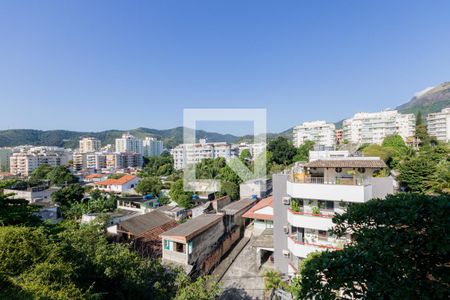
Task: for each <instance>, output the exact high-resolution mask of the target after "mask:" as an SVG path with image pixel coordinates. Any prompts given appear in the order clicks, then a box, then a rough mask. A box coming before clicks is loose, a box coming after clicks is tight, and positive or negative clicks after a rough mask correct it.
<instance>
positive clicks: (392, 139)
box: [382, 134, 408, 153]
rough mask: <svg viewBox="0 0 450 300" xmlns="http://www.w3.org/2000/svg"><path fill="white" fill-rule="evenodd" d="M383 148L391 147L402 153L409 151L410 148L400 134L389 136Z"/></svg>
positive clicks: (384, 141) (385, 139)
mask: <svg viewBox="0 0 450 300" xmlns="http://www.w3.org/2000/svg"><path fill="white" fill-rule="evenodd" d="M382 146H383V147H389V148H391V149H393V150H394V151H396V152H400V153H402V152H406V151H407V150H408V146H406V144H405V141H403V138H402V137H401V136H400V135H398V134H393V135H388V136H387V137H385V138H384V140H383V143H382Z"/></svg>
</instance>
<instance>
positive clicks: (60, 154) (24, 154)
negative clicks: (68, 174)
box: [9, 147, 72, 177]
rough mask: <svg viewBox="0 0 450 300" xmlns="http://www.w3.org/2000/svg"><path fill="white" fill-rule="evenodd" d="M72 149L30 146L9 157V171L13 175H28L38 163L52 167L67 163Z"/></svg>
mask: <svg viewBox="0 0 450 300" xmlns="http://www.w3.org/2000/svg"><path fill="white" fill-rule="evenodd" d="M71 159H72V151H70V150H68V149H64V148H59V147H30V148H24V149H22V150H21V151H20V152H17V153H13V154H12V155H11V156H10V158H9V170H10V171H9V172H10V173H11V174H13V175H19V176H24V177H27V176H30V175H31V173H32V172H33V171H34V170H35V169H37V168H38V167H39V166H40V165H43V164H47V165H50V166H52V167H56V166H62V165H67V164H68V163H69V160H71Z"/></svg>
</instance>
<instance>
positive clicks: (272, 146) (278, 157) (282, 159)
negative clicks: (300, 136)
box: [267, 136, 297, 166]
mask: <svg viewBox="0 0 450 300" xmlns="http://www.w3.org/2000/svg"><path fill="white" fill-rule="evenodd" d="M267 151H270V152H272V155H273V156H272V159H273V161H274V162H275V163H277V164H280V165H285V166H287V165H290V164H291V163H292V159H293V158H294V156H295V155H296V154H297V149H296V148H295V147H294V145H293V144H292V142H291V141H290V140H288V139H287V138H285V137H284V136H279V137H278V138H276V139H275V140H272V141H271V142H269V144H268V145H267Z"/></svg>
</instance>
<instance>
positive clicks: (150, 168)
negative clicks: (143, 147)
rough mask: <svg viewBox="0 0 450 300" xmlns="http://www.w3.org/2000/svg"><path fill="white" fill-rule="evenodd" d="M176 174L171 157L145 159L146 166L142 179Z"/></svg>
mask: <svg viewBox="0 0 450 300" xmlns="http://www.w3.org/2000/svg"><path fill="white" fill-rule="evenodd" d="M173 172H174V167H173V158H172V156H171V155H170V154H169V155H161V156H152V157H146V158H145V165H144V168H143V169H142V172H141V173H140V176H141V177H152V176H169V175H170V174H172V173H173Z"/></svg>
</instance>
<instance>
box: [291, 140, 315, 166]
mask: <svg viewBox="0 0 450 300" xmlns="http://www.w3.org/2000/svg"><path fill="white" fill-rule="evenodd" d="M313 149H314V142H313V141H306V142H305V143H304V144H303V145H300V147H298V148H297V154H295V156H294V158H293V160H294V161H308V160H309V151H311V150H313Z"/></svg>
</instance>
